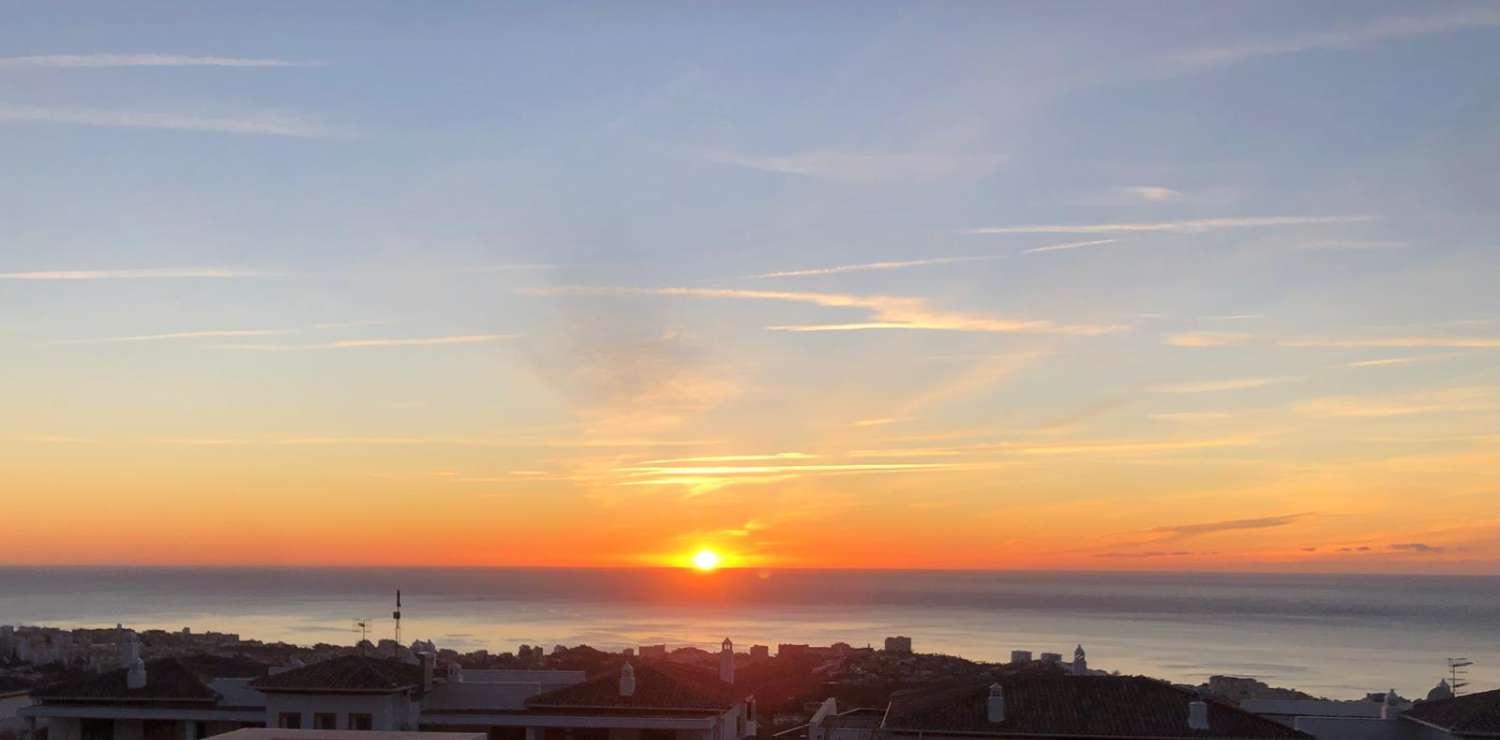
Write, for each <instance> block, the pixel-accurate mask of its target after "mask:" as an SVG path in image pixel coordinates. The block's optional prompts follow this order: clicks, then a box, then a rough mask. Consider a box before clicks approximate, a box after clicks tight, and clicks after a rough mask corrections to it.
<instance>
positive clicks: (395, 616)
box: [391, 588, 401, 658]
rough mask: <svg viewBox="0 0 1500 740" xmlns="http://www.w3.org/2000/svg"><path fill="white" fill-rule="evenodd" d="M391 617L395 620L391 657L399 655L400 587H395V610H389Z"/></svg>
mask: <svg viewBox="0 0 1500 740" xmlns="http://www.w3.org/2000/svg"><path fill="white" fill-rule="evenodd" d="M391 618H392V619H395V620H396V647H395V649H394V650H392V652H393V653H394V655H392V656H391V657H394V658H399V657H401V589H399V588H398V589H396V611H393V612H391Z"/></svg>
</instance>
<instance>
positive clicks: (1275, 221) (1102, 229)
mask: <svg viewBox="0 0 1500 740" xmlns="http://www.w3.org/2000/svg"><path fill="white" fill-rule="evenodd" d="M1368 220H1369V217H1368V216H1256V217H1245V218H1201V219H1195V220H1191V221H1154V222H1143V223H1114V224H1048V225H1036V226H989V227H983V228H978V229H965V230H963V231H962V232H961V233H964V234H975V235H985V234H1128V233H1140V232H1171V233H1182V234H1200V233H1203V232H1207V231H1220V230H1223V229H1244V228H1255V227H1269V226H1308V225H1315V224H1347V223H1356V222H1359V221H1368Z"/></svg>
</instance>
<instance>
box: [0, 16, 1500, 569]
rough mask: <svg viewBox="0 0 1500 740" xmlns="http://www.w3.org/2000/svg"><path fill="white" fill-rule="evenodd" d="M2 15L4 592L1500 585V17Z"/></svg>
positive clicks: (0, 529)
mask: <svg viewBox="0 0 1500 740" xmlns="http://www.w3.org/2000/svg"><path fill="white" fill-rule="evenodd" d="M6 17H7V21H6V23H5V24H3V25H0V164H3V167H4V172H5V173H6V176H5V177H3V178H0V490H3V491H4V496H3V498H4V507H3V508H4V511H5V515H4V516H0V562H5V563H23V564H26V563H39V564H44V563H45V564H50V563H139V564H251V563H254V564H348V565H357V564H433V565H598V566H629V565H681V564H684V563H686V562H688V559H689V558H690V557H691V555H692V553H694V552H697V551H698V550H700V549H705V548H706V549H712V550H714V551H716V552H718V553H719V554H720V556H721V557H722V560H723V563H724V564H725V565H729V566H741V567H766V568H771V567H830V568H842V567H867V568H1007V569H1010V568H1014V569H1086V570H1111V569H1122V570H1268V571H1360V572H1417V573H1495V572H1496V571H1497V569H1500V491H1497V487H1500V365H1497V358H1500V288H1497V286H1500V244H1497V239H1496V236H1495V235H1496V234H1497V233H1500V212H1497V210H1496V209H1495V204H1496V203H1497V202H1500V75H1496V74H1495V70H1496V69H1500V4H1495V3H1472V2H1442V3H1430V4H1428V3H1412V2H1400V3H1396V2H1387V3H1381V2H1343V3H1339V2H1327V3H1317V4H1309V3H1299V2H1238V3H1236V2H1221V3H1212V4H1203V3H1196V2H1158V3H1125V2H1120V3H1116V2H1097V3H987V2H973V3H965V2H951V3H949V2H944V3H891V2H861V3H851V2H829V3H821V4H807V3H776V2H769V3H638V4H613V5H611V4H599V5H592V6H590V5H585V4H498V3H442V4H436V5H434V4H409V3H383V2H360V3H350V2H329V3H293V2H288V3H257V4H245V3H186V2H184V3H131V4H128V5H126V4H120V3H71V2H58V3H40V4H27V5H22V6H16V7H12V8H10V9H9V10H8V11H7V13H6Z"/></svg>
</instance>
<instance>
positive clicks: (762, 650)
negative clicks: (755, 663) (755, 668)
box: [750, 645, 771, 660]
mask: <svg viewBox="0 0 1500 740" xmlns="http://www.w3.org/2000/svg"><path fill="white" fill-rule="evenodd" d="M770 658H771V648H769V647H767V646H765V645H751V646H750V659H751V660H769V659H770Z"/></svg>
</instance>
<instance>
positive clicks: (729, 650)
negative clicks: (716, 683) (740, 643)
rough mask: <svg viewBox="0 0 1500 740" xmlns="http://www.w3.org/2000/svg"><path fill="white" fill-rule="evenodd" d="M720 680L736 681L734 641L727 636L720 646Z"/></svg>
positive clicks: (726, 681)
mask: <svg viewBox="0 0 1500 740" xmlns="http://www.w3.org/2000/svg"><path fill="white" fill-rule="evenodd" d="M719 680H720V681H723V682H724V683H734V643H732V642H730V641H729V638H727V637H726V638H724V644H723V645H720V646H719Z"/></svg>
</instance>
